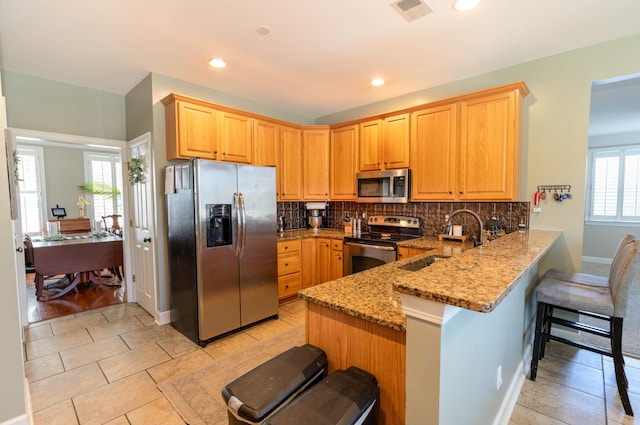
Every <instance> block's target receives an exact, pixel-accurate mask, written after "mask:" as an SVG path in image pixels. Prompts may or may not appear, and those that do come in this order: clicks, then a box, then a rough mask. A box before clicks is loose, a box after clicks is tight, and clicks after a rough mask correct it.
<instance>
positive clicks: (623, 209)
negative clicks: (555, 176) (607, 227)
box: [586, 146, 640, 222]
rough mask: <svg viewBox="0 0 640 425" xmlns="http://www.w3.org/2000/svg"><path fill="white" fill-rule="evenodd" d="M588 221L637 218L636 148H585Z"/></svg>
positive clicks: (639, 169) (639, 172)
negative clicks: (586, 156) (586, 151)
mask: <svg viewBox="0 0 640 425" xmlns="http://www.w3.org/2000/svg"><path fill="white" fill-rule="evenodd" d="M586 215H587V217H586V219H587V220H588V221H608V222H640V148H638V147H637V146H625V147H619V148H593V149H589V168H588V182H587V208H586Z"/></svg>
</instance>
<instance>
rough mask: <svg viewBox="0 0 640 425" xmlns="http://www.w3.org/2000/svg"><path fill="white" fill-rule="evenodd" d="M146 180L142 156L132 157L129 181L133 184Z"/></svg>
mask: <svg viewBox="0 0 640 425" xmlns="http://www.w3.org/2000/svg"><path fill="white" fill-rule="evenodd" d="M143 180H144V167H143V166H142V161H141V160H140V158H131V161H130V162H129V183H131V185H132V186H133V185H134V184H136V183H140V182H142V181H143Z"/></svg>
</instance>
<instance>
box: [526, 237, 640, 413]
mask: <svg viewBox="0 0 640 425" xmlns="http://www.w3.org/2000/svg"><path fill="white" fill-rule="evenodd" d="M639 279H640V239H638V237H637V236H636V235H634V234H628V235H627V236H625V237H624V238H623V239H622V240H621V241H620V243H619V244H618V248H617V249H616V253H615V255H614V258H613V261H612V263H611V269H610V270H609V276H608V277H600V276H593V275H589V274H586V273H569V272H565V271H562V270H558V269H551V270H548V271H547V272H546V273H545V274H544V276H543V278H542V280H541V281H540V283H539V284H538V287H537V288H536V297H537V301H538V303H537V313H536V328H535V337H534V343H533V357H532V359H531V372H530V376H529V378H530V379H531V380H532V381H535V380H536V376H537V372H538V362H539V361H540V360H542V359H543V357H544V351H545V346H546V344H547V342H548V341H557V342H561V343H564V344H569V345H572V346H574V347H577V348H580V349H584V350H588V351H591V352H594V353H598V354H601V355H603V356H608V357H612V358H613V364H614V370H615V376H616V384H617V387H618V393H619V395H620V400H621V401H622V406H623V407H624V411H625V413H626V414H627V415H629V416H633V409H632V407H631V402H630V401H629V395H628V393H627V390H628V386H629V382H628V380H627V377H626V374H625V371H624V358H623V356H622V329H623V321H624V318H625V316H626V310H627V302H628V296H629V290H630V288H631V286H632V285H635V284H638V281H639ZM557 310H560V311H564V312H570V313H573V314H574V315H575V316H577V318H576V320H570V319H568V318H566V317H567V316H566V314H565V316H564V317H558V316H556V315H554V312H555V311H557ZM585 316H586V317H591V318H596V319H600V320H602V321H605V322H607V323H608V329H607V328H605V327H599V326H595V325H593V324H591V323H584V322H580V318H581V317H585ZM554 325H555V326H562V327H564V328H569V329H573V330H576V331H580V332H586V333H589V334H592V335H598V336H601V337H604V338H607V339H608V340H609V345H610V348H604V347H599V346H596V345H593V344H589V343H585V342H582V341H578V340H577V338H576V339H570V338H568V337H562V336H559V335H557V334H553V333H552V329H557V328H554V327H553V326H554ZM576 336H577V335H576Z"/></svg>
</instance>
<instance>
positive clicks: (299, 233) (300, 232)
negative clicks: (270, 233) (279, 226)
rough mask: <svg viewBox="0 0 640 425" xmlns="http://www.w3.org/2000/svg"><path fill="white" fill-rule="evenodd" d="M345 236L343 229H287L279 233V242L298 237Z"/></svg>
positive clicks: (336, 237)
mask: <svg viewBox="0 0 640 425" xmlns="http://www.w3.org/2000/svg"><path fill="white" fill-rule="evenodd" d="M344 236H345V234H344V231H343V230H342V229H340V230H338V229H317V230H313V229H297V230H287V231H285V232H283V233H278V242H284V241H294V240H296V239H306V238H331V239H343V238H344Z"/></svg>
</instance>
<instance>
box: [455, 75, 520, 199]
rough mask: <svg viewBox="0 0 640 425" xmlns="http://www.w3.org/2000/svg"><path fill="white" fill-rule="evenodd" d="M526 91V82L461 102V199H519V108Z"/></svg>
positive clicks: (459, 179)
mask: <svg viewBox="0 0 640 425" xmlns="http://www.w3.org/2000/svg"><path fill="white" fill-rule="evenodd" d="M522 86H524V85H522ZM526 93H528V91H527V90H526V86H524V87H518V88H516V89H511V90H509V91H506V92H501V93H495V94H488V95H486V96H482V97H479V98H472V99H469V100H462V101H461V102H460V160H459V167H460V169H459V174H458V181H459V183H458V189H459V193H458V195H459V199H460V200H487V201H488V200H492V201H514V200H517V199H518V196H519V193H518V189H519V182H520V155H521V152H520V150H521V148H520V115H521V113H520V109H521V108H522V99H523V97H524V96H525V95H526Z"/></svg>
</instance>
